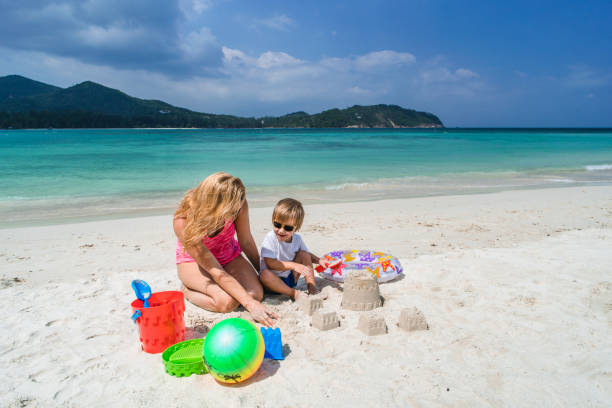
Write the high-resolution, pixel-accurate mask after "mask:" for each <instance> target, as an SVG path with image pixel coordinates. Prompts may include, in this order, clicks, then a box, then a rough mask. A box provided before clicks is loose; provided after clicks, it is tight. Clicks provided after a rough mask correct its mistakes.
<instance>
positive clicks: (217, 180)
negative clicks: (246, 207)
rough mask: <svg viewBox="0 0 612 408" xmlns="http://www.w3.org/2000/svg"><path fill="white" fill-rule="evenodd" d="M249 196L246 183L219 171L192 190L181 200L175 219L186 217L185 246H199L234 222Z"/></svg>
mask: <svg viewBox="0 0 612 408" xmlns="http://www.w3.org/2000/svg"><path fill="white" fill-rule="evenodd" d="M245 197H246V190H245V188H244V184H242V181H241V180H240V179H239V178H238V177H234V176H232V175H231V174H228V173H224V172H221V171H220V172H217V173H214V174H211V175H210V176H208V177H206V178H205V179H204V180H203V181H202V182H201V183H200V185H199V186H197V187H196V188H193V189H191V190H189V191H188V192H187V193H186V194H185V196H184V197H183V199H182V200H181V202H180V204H179V206H178V208H177V210H176V212H175V213H174V218H185V219H186V223H185V230H184V231H183V245H185V246H195V245H197V244H198V243H199V242H200V241H201V240H202V239H203V238H204V237H205V236H208V235H212V234H214V233H215V232H216V231H218V230H219V229H221V228H223V226H224V225H225V220H227V219H231V220H234V219H235V218H236V217H237V216H238V212H240V208H242V204H243V202H244V199H245Z"/></svg>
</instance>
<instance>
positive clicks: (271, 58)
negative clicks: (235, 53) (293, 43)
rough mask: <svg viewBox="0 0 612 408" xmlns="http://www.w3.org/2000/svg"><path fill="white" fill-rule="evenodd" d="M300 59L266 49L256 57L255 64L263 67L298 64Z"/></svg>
mask: <svg viewBox="0 0 612 408" xmlns="http://www.w3.org/2000/svg"><path fill="white" fill-rule="evenodd" d="M301 62H302V61H300V60H299V59H297V58H294V57H292V56H291V55H289V54H287V53H284V52H273V51H267V52H264V53H263V54H261V56H260V57H259V58H257V66H258V67H259V68H263V69H270V68H277V67H283V66H287V65H298V64H300V63H301Z"/></svg>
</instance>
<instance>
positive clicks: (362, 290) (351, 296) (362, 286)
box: [342, 271, 382, 310]
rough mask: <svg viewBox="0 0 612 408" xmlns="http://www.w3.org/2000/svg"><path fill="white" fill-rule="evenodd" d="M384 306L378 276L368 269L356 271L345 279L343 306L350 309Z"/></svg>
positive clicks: (368, 308) (369, 308)
mask: <svg viewBox="0 0 612 408" xmlns="http://www.w3.org/2000/svg"><path fill="white" fill-rule="evenodd" d="M381 306H382V299H381V298H380V292H379V290H378V280H377V279H376V276H374V275H372V274H371V273H370V272H368V271H355V272H351V273H349V274H348V276H346V277H345V279H344V293H343V294H342V308H343V309H348V310H372V309H376V308H377V307H381Z"/></svg>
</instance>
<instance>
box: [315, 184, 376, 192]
mask: <svg viewBox="0 0 612 408" xmlns="http://www.w3.org/2000/svg"><path fill="white" fill-rule="evenodd" d="M370 187H371V184H370V183H343V184H337V185H332V186H325V190H328V191H336V190H367V189H368V188H370Z"/></svg>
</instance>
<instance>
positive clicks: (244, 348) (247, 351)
mask: <svg viewBox="0 0 612 408" xmlns="http://www.w3.org/2000/svg"><path fill="white" fill-rule="evenodd" d="M264 352H265V345H264V339H263V336H262V335H261V332H260V331H259V330H258V329H257V327H255V325H254V324H253V323H251V322H249V321H247V320H244V319H239V318H232V319H225V320H222V321H220V322H219V323H217V324H216V325H214V326H213V328H212V329H210V331H209V332H208V334H207V335H206V341H205V342H204V348H203V354H204V364H205V365H206V367H207V368H208V371H209V372H210V374H211V375H212V376H213V377H214V378H215V379H216V380H217V381H221V382H224V383H239V382H241V381H244V380H246V379H248V378H249V377H251V376H252V375H253V374H255V372H256V371H257V369H258V368H259V366H260V365H261V362H262V361H263V357H264Z"/></svg>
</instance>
